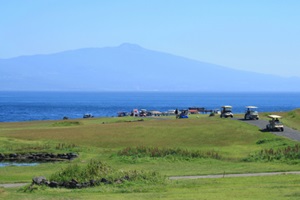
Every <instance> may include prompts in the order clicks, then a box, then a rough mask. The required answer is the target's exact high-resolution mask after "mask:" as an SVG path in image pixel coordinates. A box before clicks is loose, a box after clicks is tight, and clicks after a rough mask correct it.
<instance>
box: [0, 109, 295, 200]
mask: <svg viewBox="0 0 300 200" xmlns="http://www.w3.org/2000/svg"><path fill="white" fill-rule="evenodd" d="M278 114H280V115H282V116H283V119H284V120H286V121H284V124H285V125H287V126H290V125H291V126H293V128H295V129H299V130H300V127H299V124H300V123H299V120H300V119H299V116H300V115H299V110H295V111H292V112H288V113H278ZM261 116H263V117H264V114H261ZM159 119H163V120H156V119H150V118H146V119H144V120H140V119H139V118H134V117H124V118H93V119H78V120H76V121H68V120H64V121H39V122H26V123H25V122H20V123H0V129H1V132H0V153H16V152H51V153H61V152H74V153H76V154H78V155H79V157H78V158H76V159H74V160H72V161H67V162H59V163H43V164H40V165H36V166H33V167H5V168H0V177H1V180H0V183H12V182H27V183H30V182H31V179H32V178H33V177H35V176H45V177H48V178H49V181H55V182H63V181H72V180H75V181H76V182H77V183H85V182H89V181H91V180H95V181H96V180H101V179H102V180H104V179H105V180H107V182H109V183H111V184H105V183H104V182H101V181H100V182H99V185H98V186H99V187H98V186H97V187H87V188H83V189H81V190H76V191H75V192H74V190H73V189H64V188H59V189H58V188H50V187H45V186H34V187H32V188H31V190H27V192H26V193H24V188H22V189H20V190H19V192H18V191H16V189H6V188H5V189H1V188H0V198H2V197H3V198H5V199H24V197H26V198H28V199H40V198H41V195H42V196H43V198H44V199H61V197H62V196H63V197H64V198H66V199H99V198H102V199H192V198H194V199H195V198H196V199H199V198H207V199H220V195H221V194H227V196H226V197H228V198H229V199H243V198H246V197H247V195H248V197H249V195H250V196H252V197H255V198H257V199H259V197H258V196H256V195H255V194H256V193H260V192H262V190H263V188H262V187H265V188H264V189H265V190H263V191H264V192H266V193H268V194H270V193H272V194H271V195H269V196H266V195H264V196H263V198H260V199H276V198H277V199H282V198H295V199H297V198H299V196H300V194H299V192H298V190H297V189H298V188H299V187H298V186H299V184H300V177H299V176H292V175H291V176H278V177H264V178H257V177H251V178H234V179H230V178H226V179H218V180H215V179H213V180H186V181H183V180H178V181H167V180H166V179H165V177H168V176H184V175H207V174H224V173H227V174H228V173H232V174H233V173H255V172H272V171H297V170H299V161H298V160H299V159H300V158H299V142H296V141H292V140H289V139H287V138H283V137H279V136H276V135H273V134H271V133H269V132H261V131H260V130H259V129H258V128H257V127H255V126H252V125H249V124H247V123H244V122H242V121H239V120H231V119H220V118H219V117H208V116H207V115H197V116H192V117H190V118H189V119H175V117H167V118H164V117H161V118H159ZM245 179H246V180H245ZM250 183H252V185H251V184H250ZM256 185H260V187H259V186H258V187H256ZM267 185H268V187H267ZM286 185H288V186H289V187H288V188H287V187H285V186H286ZM283 186H284V187H283ZM278 187H280V188H281V192H278V190H277V189H276V188H278ZM215 188H218V189H220V190H215ZM237 188H240V189H241V190H237ZM233 190H234V192H233ZM238 197H240V198H238Z"/></svg>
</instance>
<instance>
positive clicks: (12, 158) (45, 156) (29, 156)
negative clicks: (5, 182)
mask: <svg viewBox="0 0 300 200" xmlns="http://www.w3.org/2000/svg"><path fill="white" fill-rule="evenodd" d="M77 157H78V154H76V153H62V154H53V153H10V154H3V153H0V162H3V161H6V162H54V161H64V160H73V159H74V158H77Z"/></svg>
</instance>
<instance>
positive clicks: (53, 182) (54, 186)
mask: <svg viewBox="0 0 300 200" xmlns="http://www.w3.org/2000/svg"><path fill="white" fill-rule="evenodd" d="M49 187H52V188H56V187H58V183H57V182H56V181H51V182H50V184H49Z"/></svg>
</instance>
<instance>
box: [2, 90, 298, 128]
mask: <svg viewBox="0 0 300 200" xmlns="http://www.w3.org/2000/svg"><path fill="white" fill-rule="evenodd" d="M222 105H231V106H233V113H243V112H244V110H245V106H249V105H253V106H257V107H258V111H260V112H275V111H289V110H293V109H296V108H300V93H274V92H272V93H271V92H270V93H268V92H266V93H220V92H219V93H205V92H204V93H202V92H0V122H17V121H32V120H57V119H62V118H63V117H64V116H67V117H68V118H69V119H75V118H82V117H83V115H84V114H85V113H91V114H92V115H94V116H95V117H115V116H117V113H118V112H121V111H125V112H130V111H131V110H132V109H135V108H137V109H147V110H158V111H162V112H164V111H167V110H174V109H176V108H178V109H187V108H188V107H204V108H205V109H220V107H221V106H222Z"/></svg>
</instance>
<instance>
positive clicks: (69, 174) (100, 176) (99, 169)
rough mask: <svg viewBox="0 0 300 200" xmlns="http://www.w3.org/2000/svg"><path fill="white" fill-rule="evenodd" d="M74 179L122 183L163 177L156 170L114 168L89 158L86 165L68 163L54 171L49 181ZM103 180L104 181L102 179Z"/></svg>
mask: <svg viewBox="0 0 300 200" xmlns="http://www.w3.org/2000/svg"><path fill="white" fill-rule="evenodd" d="M72 180H76V182H80V183H84V182H89V181H94V182H95V183H98V184H100V183H103V182H105V183H115V182H118V183H123V182H137V181H138V182H142V183H153V184H154V183H162V182H164V180H165V178H164V177H163V176H161V175H160V174H159V173H157V172H154V171H152V172H149V171H138V170H130V171H124V170H115V169H113V168H112V167H111V166H109V165H108V164H106V163H105V162H101V161H97V160H90V162H89V163H88V164H87V165H86V166H80V165H78V164H70V165H68V166H67V167H66V168H64V169H61V170H60V171H58V172H56V173H54V174H52V175H51V177H50V181H55V182H59V183H63V182H69V181H72ZM103 180H105V181H103Z"/></svg>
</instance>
